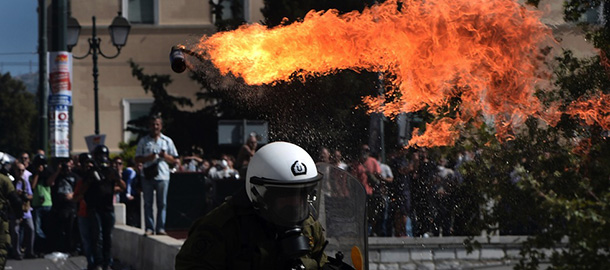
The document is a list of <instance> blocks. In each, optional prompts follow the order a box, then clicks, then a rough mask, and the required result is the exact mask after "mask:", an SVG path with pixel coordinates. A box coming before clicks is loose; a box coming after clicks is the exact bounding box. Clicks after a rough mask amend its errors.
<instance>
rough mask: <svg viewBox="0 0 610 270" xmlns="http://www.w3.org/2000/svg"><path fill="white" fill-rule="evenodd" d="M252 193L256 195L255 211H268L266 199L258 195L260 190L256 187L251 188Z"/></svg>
mask: <svg viewBox="0 0 610 270" xmlns="http://www.w3.org/2000/svg"><path fill="white" fill-rule="evenodd" d="M250 191H251V192H252V195H254V196H255V197H256V200H252V201H251V202H252V207H254V209H256V210H258V209H261V208H262V209H267V205H266V204H265V203H264V198H263V196H261V194H260V193H258V190H256V188H255V187H254V186H252V187H251V188H250Z"/></svg>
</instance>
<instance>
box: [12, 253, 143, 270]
mask: <svg viewBox="0 0 610 270" xmlns="http://www.w3.org/2000/svg"><path fill="white" fill-rule="evenodd" d="M86 268H87V261H86V260H85V257H84V256H76V257H69V258H67V259H64V260H50V259H29V260H21V261H16V260H8V261H7V263H6V267H5V268H4V269H5V270H58V269H61V270H83V269H86ZM113 269H114V270H133V269H131V268H130V267H127V266H124V265H122V264H121V263H120V262H118V261H115V266H114V268H113Z"/></svg>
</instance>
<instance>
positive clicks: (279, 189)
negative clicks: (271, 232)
mask: <svg viewBox="0 0 610 270" xmlns="http://www.w3.org/2000/svg"><path fill="white" fill-rule="evenodd" d="M317 183H318V181H315V182H310V183H305V184H300V185H274V184H268V183H267V184H255V185H254V188H255V189H256V192H255V194H258V195H256V196H258V197H259V198H258V199H259V202H261V205H260V208H259V210H260V211H261V215H262V216H263V217H264V218H266V219H267V220H269V221H270V222H272V223H274V224H276V225H280V226H294V225H297V224H300V223H301V222H303V220H305V219H306V218H307V216H308V215H309V205H310V202H312V201H313V200H314V197H315V194H316V187H317Z"/></svg>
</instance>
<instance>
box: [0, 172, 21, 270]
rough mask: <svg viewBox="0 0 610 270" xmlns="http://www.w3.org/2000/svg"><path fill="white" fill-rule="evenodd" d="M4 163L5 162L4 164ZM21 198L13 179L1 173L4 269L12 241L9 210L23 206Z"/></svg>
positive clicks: (0, 245)
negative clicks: (18, 195)
mask: <svg viewBox="0 0 610 270" xmlns="http://www.w3.org/2000/svg"><path fill="white" fill-rule="evenodd" d="M2 165H4V164H2ZM18 201H19V198H18V197H17V194H16V193H15V186H13V183H12V182H11V179H10V178H9V177H8V176H7V175H6V174H4V173H0V269H4V265H5V264H6V258H7V256H8V248H9V245H10V243H11V236H10V234H9V219H8V216H9V212H10V211H14V212H16V210H15V209H19V208H21V204H18V203H17V202H18Z"/></svg>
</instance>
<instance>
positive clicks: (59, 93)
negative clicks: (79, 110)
mask: <svg viewBox="0 0 610 270" xmlns="http://www.w3.org/2000/svg"><path fill="white" fill-rule="evenodd" d="M48 63H49V68H48V70H49V71H48V72H49V89H50V91H49V106H52V105H65V106H72V54H71V53H69V52H65V51H61V52H49V61H48Z"/></svg>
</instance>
